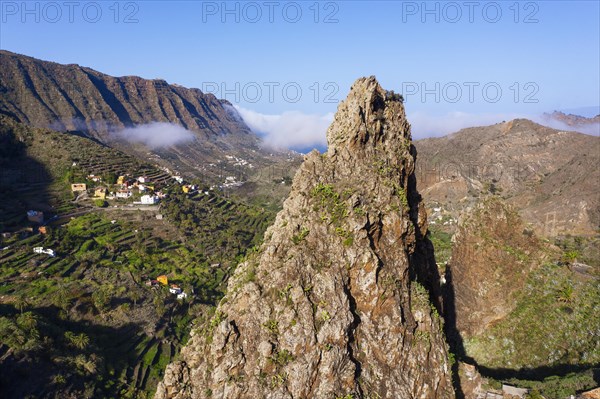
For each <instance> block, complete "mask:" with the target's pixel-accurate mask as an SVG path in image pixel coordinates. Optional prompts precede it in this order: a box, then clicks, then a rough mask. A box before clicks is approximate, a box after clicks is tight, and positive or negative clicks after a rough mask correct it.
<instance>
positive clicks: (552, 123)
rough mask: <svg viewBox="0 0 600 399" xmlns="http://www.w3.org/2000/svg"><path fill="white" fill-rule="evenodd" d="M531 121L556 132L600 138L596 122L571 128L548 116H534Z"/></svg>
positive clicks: (599, 125)
mask: <svg viewBox="0 0 600 399" xmlns="http://www.w3.org/2000/svg"><path fill="white" fill-rule="evenodd" d="M531 120H532V121H534V122H536V123H539V124H540V125H544V126H548V127H551V128H553V129H557V130H566V131H575V132H580V133H585V134H590V135H592V136H600V123H598V122H595V123H586V124H579V125H577V126H571V125H568V124H566V123H565V122H563V121H560V120H558V119H554V118H552V117H551V116H549V115H541V116H535V117H533V118H532V119H531Z"/></svg>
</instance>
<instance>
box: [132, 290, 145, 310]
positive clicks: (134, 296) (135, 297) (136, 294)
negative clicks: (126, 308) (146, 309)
mask: <svg viewBox="0 0 600 399" xmlns="http://www.w3.org/2000/svg"><path fill="white" fill-rule="evenodd" d="M129 297H130V298H131V300H132V301H133V306H137V301H139V300H140V299H142V298H143V296H142V292H141V291H140V290H139V289H136V288H134V289H132V290H131V291H130V292H129Z"/></svg>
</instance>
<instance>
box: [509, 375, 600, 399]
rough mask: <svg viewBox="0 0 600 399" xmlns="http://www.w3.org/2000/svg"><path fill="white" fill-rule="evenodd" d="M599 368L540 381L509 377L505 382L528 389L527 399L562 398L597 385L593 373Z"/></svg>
mask: <svg viewBox="0 0 600 399" xmlns="http://www.w3.org/2000/svg"><path fill="white" fill-rule="evenodd" d="M598 372H600V369H590V370H586V371H582V372H575V373H569V374H567V375H565V376H551V377H547V378H544V379H543V380H541V381H535V380H524V379H516V378H511V379H508V380H507V381H506V382H507V383H509V384H512V385H515V386H519V387H523V388H528V389H530V392H529V395H528V399H541V398H546V399H564V398H569V397H570V396H571V395H575V394H576V393H577V392H581V391H586V390H590V389H593V388H596V387H597V386H598V383H597V381H596V380H595V378H594V373H598Z"/></svg>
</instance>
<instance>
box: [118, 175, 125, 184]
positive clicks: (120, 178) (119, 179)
mask: <svg viewBox="0 0 600 399" xmlns="http://www.w3.org/2000/svg"><path fill="white" fill-rule="evenodd" d="M124 183H125V176H119V178H118V179H117V184H124Z"/></svg>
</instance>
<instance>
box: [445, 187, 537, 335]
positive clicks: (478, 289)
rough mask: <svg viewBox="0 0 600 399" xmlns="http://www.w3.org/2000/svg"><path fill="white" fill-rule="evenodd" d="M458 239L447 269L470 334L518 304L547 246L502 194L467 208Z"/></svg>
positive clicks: (461, 326)
mask: <svg viewBox="0 0 600 399" xmlns="http://www.w3.org/2000/svg"><path fill="white" fill-rule="evenodd" d="M454 241H455V242H454V247H453V249H452V258H451V260H450V265H449V269H448V271H447V273H448V274H449V275H450V277H449V278H448V280H449V282H450V284H451V287H452V290H453V296H454V299H453V302H454V304H455V312H456V316H455V317H456V327H457V330H458V332H459V333H460V334H461V336H462V338H466V337H470V336H474V335H477V334H479V333H481V332H482V331H484V330H485V329H486V328H487V327H488V326H489V325H490V324H491V323H493V322H495V321H498V320H501V319H502V318H504V317H505V316H506V315H507V314H508V313H509V312H510V311H511V310H512V309H513V308H514V306H515V303H516V295H517V294H519V293H520V292H521V291H522V289H523V287H524V285H525V281H526V279H527V276H528V275H529V273H530V272H531V271H532V270H533V269H534V268H536V267H538V266H539V265H540V263H541V262H542V261H543V260H544V247H543V246H542V244H541V243H540V242H539V240H538V239H537V238H536V237H535V235H534V234H533V232H532V231H531V230H528V229H527V228H526V226H525V225H524V224H523V222H522V221H521V218H520V217H519V215H518V214H517V213H516V211H515V210H514V209H512V208H511V207H510V206H508V205H507V204H505V203H504V202H502V200H500V199H498V198H497V197H491V198H487V199H485V200H483V201H482V202H480V203H479V204H478V205H477V206H476V207H474V208H473V209H471V210H470V211H469V212H467V214H466V215H465V217H464V219H463V220H462V221H461V224H460V227H459V229H458V231H457V233H456V235H455V237H454Z"/></svg>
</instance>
